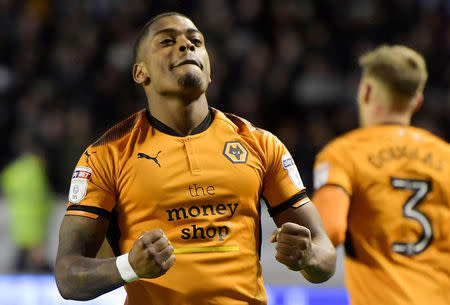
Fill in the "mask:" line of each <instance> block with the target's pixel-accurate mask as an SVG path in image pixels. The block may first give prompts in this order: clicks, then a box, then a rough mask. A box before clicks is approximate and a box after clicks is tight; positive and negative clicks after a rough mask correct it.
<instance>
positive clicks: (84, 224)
mask: <svg viewBox="0 0 450 305" xmlns="http://www.w3.org/2000/svg"><path fill="white" fill-rule="evenodd" d="M108 226H109V220H107V219H105V218H103V217H99V218H97V219H92V218H88V217H83V216H70V215H66V216H64V219H63V221H62V223H61V227H60V230H59V245H58V255H57V258H56V261H57V262H58V260H59V259H61V258H62V257H64V256H66V255H80V256H85V257H95V255H96V254H97V251H98V250H99V249H100V246H101V245H102V243H103V241H104V239H105V236H106V232H107V231H108Z"/></svg>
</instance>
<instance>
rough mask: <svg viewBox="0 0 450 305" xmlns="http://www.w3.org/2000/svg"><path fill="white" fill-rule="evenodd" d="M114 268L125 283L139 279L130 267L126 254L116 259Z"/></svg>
mask: <svg viewBox="0 0 450 305" xmlns="http://www.w3.org/2000/svg"><path fill="white" fill-rule="evenodd" d="M116 266H117V270H119V273H120V276H121V277H122V279H123V280H124V281H125V282H127V283H130V282H133V281H135V280H138V279H139V276H138V275H137V274H136V272H134V270H133V267H131V265H130V262H129V261H128V253H125V254H123V255H121V256H118V257H117V258H116Z"/></svg>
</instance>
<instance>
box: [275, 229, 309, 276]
mask: <svg viewBox="0 0 450 305" xmlns="http://www.w3.org/2000/svg"><path fill="white" fill-rule="evenodd" d="M270 242H272V243H273V242H276V243H277V245H276V247H275V249H276V251H277V253H276V254H275V258H276V260H277V261H279V262H280V263H282V264H284V265H286V266H287V267H288V268H289V269H291V270H294V271H299V270H302V269H303V268H305V267H307V266H308V265H309V263H310V260H311V256H312V254H311V232H310V231H309V229H308V228H305V227H303V226H301V225H298V224H296V223H292V222H286V223H284V224H283V225H282V226H281V227H280V228H278V229H277V230H275V231H274V232H273V234H272V237H271V238H270Z"/></svg>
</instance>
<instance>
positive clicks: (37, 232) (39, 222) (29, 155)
mask: <svg viewBox="0 0 450 305" xmlns="http://www.w3.org/2000/svg"><path fill="white" fill-rule="evenodd" d="M15 139H16V141H17V142H16V143H17V148H19V150H18V151H19V153H18V155H17V157H16V158H15V159H14V160H13V161H12V162H10V163H9V164H8V165H7V166H6V167H5V168H4V169H3V170H2V171H1V172H0V185H1V188H2V191H3V194H4V196H5V201H6V204H7V210H8V213H9V216H8V220H9V222H8V223H9V225H10V229H9V231H10V236H11V240H12V242H13V244H14V245H15V247H16V252H17V253H16V255H15V262H14V266H13V268H14V270H13V271H15V272H27V273H29V272H35V273H49V272H51V270H52V268H51V267H50V265H49V263H48V262H47V261H46V255H45V254H46V253H45V243H46V236H47V223H48V220H49V216H50V213H51V211H52V204H53V200H52V195H51V192H50V187H49V183H48V179H47V173H46V170H45V165H44V162H43V160H42V158H40V157H39V156H38V152H36V151H34V149H33V144H32V143H31V141H30V136H29V133H24V132H20V133H18V134H17V136H16V138H15Z"/></svg>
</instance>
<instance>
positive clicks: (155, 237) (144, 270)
mask: <svg viewBox="0 0 450 305" xmlns="http://www.w3.org/2000/svg"><path fill="white" fill-rule="evenodd" d="M128 260H129V262H130V265H131V267H133V269H134V272H136V274H137V275H138V276H139V277H140V278H155V277H159V276H161V275H163V274H165V273H166V272H167V270H169V269H170V267H172V266H173V264H174V262H175V255H174V254H173V246H172V245H171V244H170V241H169V240H168V239H167V237H166V236H165V235H164V233H163V231H162V230H161V229H155V230H152V231H145V232H142V234H141V236H140V237H139V238H138V239H137V240H136V241H135V242H134V244H133V247H132V248H131V251H130V254H129V256H128Z"/></svg>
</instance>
